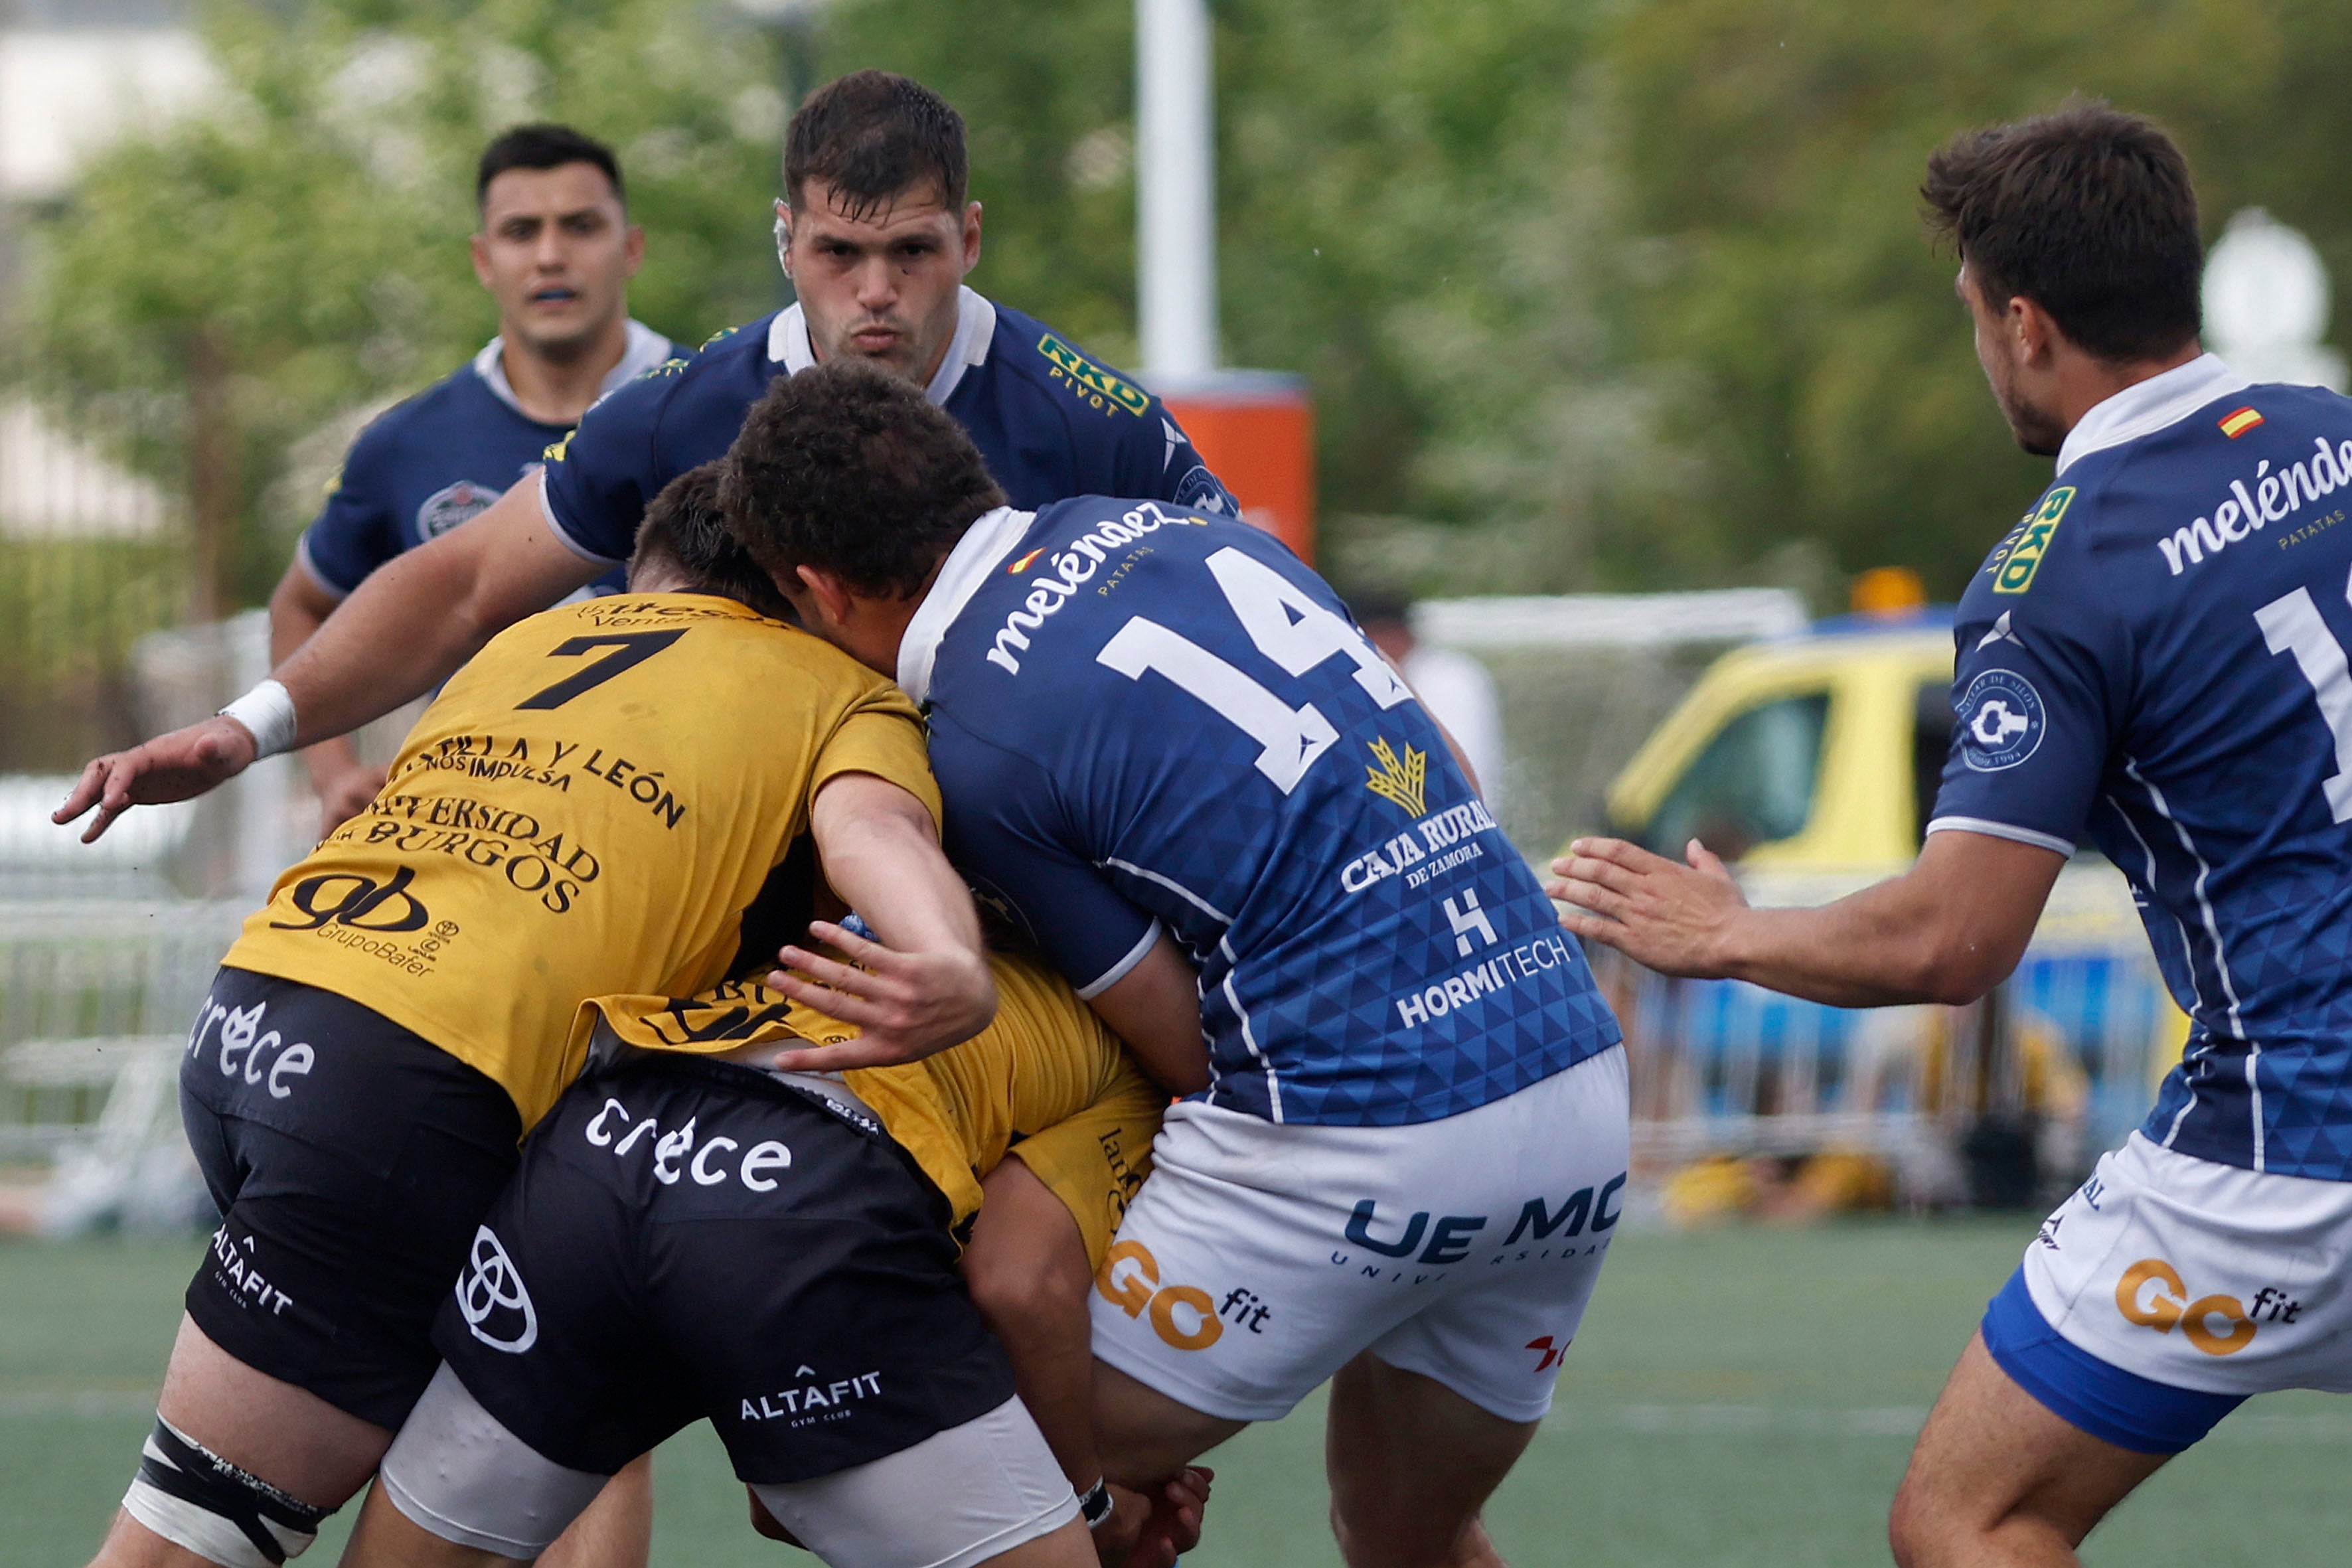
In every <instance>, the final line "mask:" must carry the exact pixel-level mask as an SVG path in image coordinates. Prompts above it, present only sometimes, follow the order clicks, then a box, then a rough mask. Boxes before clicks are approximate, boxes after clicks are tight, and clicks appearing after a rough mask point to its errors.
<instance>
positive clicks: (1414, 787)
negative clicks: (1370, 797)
mask: <svg viewBox="0 0 2352 1568" xmlns="http://www.w3.org/2000/svg"><path fill="white" fill-rule="evenodd" d="M1370 750H1371V753H1372V760H1373V761H1374V762H1376V763H1380V764H1381V765H1380V766H1379V767H1376V768H1366V769H1365V770H1364V775H1365V777H1364V787H1365V788H1366V789H1368V790H1370V791H1371V792H1372V793H1373V794H1374V795H1379V796H1380V797H1381V799H1382V800H1387V801H1393V802H1394V803H1395V804H1397V805H1401V806H1402V807H1404V809H1405V814H1406V815H1407V816H1420V815H1421V814H1422V812H1423V809H1424V805H1423V803H1424V802H1425V800H1426V799H1427V795H1428V784H1429V753H1428V752H1422V751H1416V750H1414V749H1413V748H1412V746H1411V745H1407V746H1406V747H1405V749H1404V757H1403V759H1402V761H1400V760H1399V759H1398V757H1397V754H1396V751H1395V749H1394V748H1392V747H1391V745H1390V744H1389V743H1388V742H1387V741H1385V740H1381V739H1375V740H1374V741H1373V742H1372V743H1371V747H1370Z"/></svg>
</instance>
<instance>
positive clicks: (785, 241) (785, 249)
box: [776, 196, 793, 278]
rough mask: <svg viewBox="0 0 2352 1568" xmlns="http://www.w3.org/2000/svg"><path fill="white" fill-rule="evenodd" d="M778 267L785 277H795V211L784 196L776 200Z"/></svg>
mask: <svg viewBox="0 0 2352 1568" xmlns="http://www.w3.org/2000/svg"><path fill="white" fill-rule="evenodd" d="M776 265H777V266H779V267H781V268H783V269H784V276H785V277H787V278H790V277H791V276H792V275H793V209H792V207H791V206H790V205H788V204H787V203H786V202H785V201H784V199H783V198H782V196H779V197H777V198H776Z"/></svg>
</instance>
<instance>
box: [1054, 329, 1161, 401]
mask: <svg viewBox="0 0 2352 1568" xmlns="http://www.w3.org/2000/svg"><path fill="white" fill-rule="evenodd" d="M1037 352H1038V353H1041V354H1044V355H1045V361H1046V363H1049V364H1051V365H1052V366H1053V367H1054V379H1055V380H1056V381H1064V382H1067V383H1068V384H1069V386H1070V390H1071V391H1072V392H1073V393H1075V394H1076V395H1077V396H1078V398H1079V400H1080V401H1081V402H1084V403H1087V404H1089V405H1092V406H1094V407H1097V408H1100V409H1102V410H1103V411H1104V412H1105V413H1108V412H1109V411H1110V408H1111V407H1112V406H1117V407H1119V408H1124V409H1126V410H1127V411H1128V412H1129V414H1133V415H1135V416H1139V417H1140V416H1142V414H1143V412H1144V410H1146V409H1148V408H1150V406H1151V399H1150V398H1149V397H1147V396H1145V395H1144V393H1143V389H1142V388H1141V387H1139V386H1138V385H1136V384H1134V383H1133V382H1131V381H1129V380H1127V379H1126V378H1124V377H1123V376H1118V375H1114V374H1111V373H1110V372H1109V371H1107V370H1105V369H1104V368H1103V367H1102V366H1100V365H1098V364H1097V363H1095V362H1094V361H1092V360H1090V359H1088V358H1087V356H1086V355H1084V354H1082V353H1079V352H1078V351H1077V350H1076V349H1074V348H1072V347H1071V346H1070V345H1069V344H1067V343H1066V342H1063V341H1062V340H1061V339H1059V338H1057V337H1055V335H1054V334H1053V333H1051V332H1047V333H1046V334H1045V336H1043V337H1041V338H1039V339H1038V340H1037Z"/></svg>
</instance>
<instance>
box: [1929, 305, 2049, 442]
mask: <svg viewBox="0 0 2352 1568" xmlns="http://www.w3.org/2000/svg"><path fill="white" fill-rule="evenodd" d="M1952 289H1953V292H1955V293H1957V294H1958V295H1959V297H1960V301H1961V303H1963V304H1965V305H1966V306H1968V308H1969V320H1970V321H1972V322H1974V323H1975V326H1976V339H1977V363H1979V364H1980V365H1982V366H1983V367H1984V373H1985V380H1986V382H1987V383H1989V384H1990V385H1991V387H1992V396H1993V401H1994V402H1995V403H1998V404H1999V405H2000V413H2001V417H2002V418H2004V419H2006V420H2008V421H2009V430H2010V434H2011V435H2012V436H2014V437H2017V444H2018V445H2019V446H2020V447H2024V448H2025V449H2026V450H2027V451H2029V452H2031V453H2032V454H2033V455H2034V456H2035V457H2037V458H2054V457H2056V456H2057V455H2058V448H2059V446H2060V445H2061V444H2062V443H2063V441H2064V440H2065V439H2066V432H2065V429H2064V428H2063V426H2061V425H2060V424H2059V423H2058V421H2057V419H2056V418H2055V417H2054V416H2052V415H2051V414H2050V413H2049V412H2048V411H2047V410H2045V409H2043V408H2042V407H2041V406H2040V405H2039V404H2038V403H2037V401H2036V400H2035V398H2034V397H2033V395H2032V391H2031V390H2030V388H2029V387H2028V382H2029V381H2030V380H2031V379H2032V378H2031V377H2029V376H2028V375H2027V374H2025V368H2026V367H2025V364H2024V359H2025V355H2024V352H2023V347H2022V345H2021V343H2020V342H2019V337H2018V331H2017V322H2016V320H2015V318H2014V317H2013V316H2012V314H2011V312H2010V311H2008V310H1994V309H1993V307H1992V305H1991V303H1990V301H1989V300H1986V299H1985V297H1984V291H1983V290H1982V289H1979V288H1978V287H1977V280H1976V278H1975V275H1974V274H1972V273H1970V272H1969V268H1968V267H1967V264H1966V263H1963V264H1962V265H1961V267H1960V275H1959V276H1958V278H1956V279H1953V281H1952ZM2003 303H2004V305H2006V303H2007V301H2003Z"/></svg>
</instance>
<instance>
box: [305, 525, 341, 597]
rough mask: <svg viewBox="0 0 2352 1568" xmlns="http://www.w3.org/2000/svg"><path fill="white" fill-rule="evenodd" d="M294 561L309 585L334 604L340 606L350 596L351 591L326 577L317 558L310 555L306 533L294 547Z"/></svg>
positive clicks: (308, 538) (307, 534)
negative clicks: (299, 566) (308, 581)
mask: <svg viewBox="0 0 2352 1568" xmlns="http://www.w3.org/2000/svg"><path fill="white" fill-rule="evenodd" d="M294 559H295V560H296V561H297V562H298V563H300V565H301V567H302V574H303V575H304V576H305V577H308V578H310V585H311V586H312V587H314V588H316V589H318V590H319V592H320V593H321V594H324V595H327V596H328V597H329V598H331V599H332V600H334V601H335V603H337V604H339V605H340V604H341V603H342V602H343V601H344V600H345V599H348V598H350V597H351V596H352V591H351V590H350V589H349V588H346V587H344V586H343V585H342V584H341V583H338V582H336V581H335V580H334V579H333V578H332V577H330V576H328V575H327V574H326V572H325V571H324V570H323V569H322V568H321V567H320V565H319V558H318V557H317V556H315V555H313V554H311V553H310V534H309V533H308V532H307V531H306V532H305V533H304V534H303V535H302V538H301V540H300V542H298V543H297V544H296V545H295V546H294Z"/></svg>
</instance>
